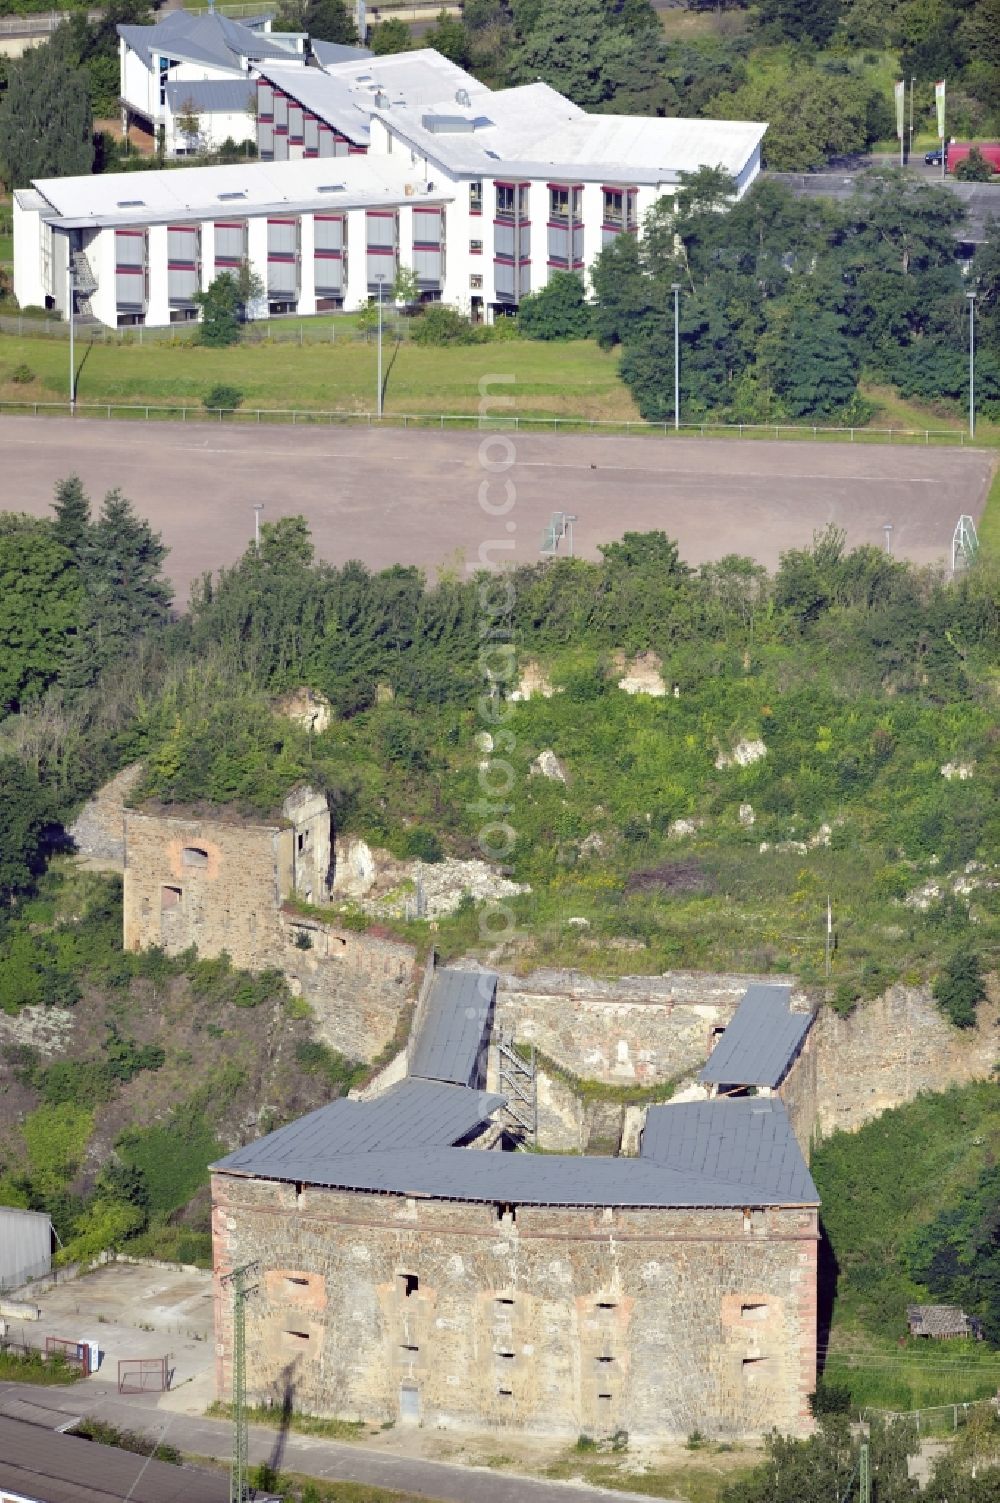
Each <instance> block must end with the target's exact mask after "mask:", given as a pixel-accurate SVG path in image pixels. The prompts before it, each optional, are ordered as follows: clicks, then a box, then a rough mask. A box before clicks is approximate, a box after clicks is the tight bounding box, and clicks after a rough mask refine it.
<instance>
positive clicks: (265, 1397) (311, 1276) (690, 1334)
mask: <svg viewBox="0 0 1000 1503" xmlns="http://www.w3.org/2000/svg"><path fill="white" fill-rule="evenodd" d="M469 1151H475V1150H469ZM212 1196H213V1238H214V1251H215V1272H216V1286H215V1287H216V1336H217V1341H218V1345H217V1349H216V1350H217V1385H218V1392H219V1395H220V1397H225V1396H226V1394H227V1393H228V1392H229V1385H230V1382H231V1376H232V1375H231V1357H232V1312H231V1306H230V1300H229V1298H228V1297H227V1295H226V1294H225V1292H224V1291H223V1289H222V1288H221V1286H220V1284H219V1279H220V1278H221V1276H222V1275H224V1274H225V1273H226V1272H227V1271H228V1270H230V1269H232V1268H234V1267H236V1266H238V1265H240V1264H242V1263H246V1262H248V1261H257V1262H258V1264H259V1274H258V1287H257V1292H256V1293H255V1294H254V1296H253V1298H252V1300H251V1301H250V1303H249V1305H248V1307H247V1371H248V1385H249V1387H248V1392H249V1395H250V1397H251V1399H252V1400H253V1401H256V1402H269V1401H270V1402H274V1403H276V1404H279V1405H280V1404H281V1403H283V1402H284V1401H285V1400H286V1398H288V1397H290V1398H291V1402H292V1403H293V1405H294V1407H295V1408H296V1409H300V1410H304V1411H307V1412H310V1413H316V1414H323V1415H334V1416H339V1417H342V1418H346V1419H363V1420H365V1421H368V1422H373V1423H390V1422H393V1423H406V1422H408V1421H410V1422H420V1423H423V1424H425V1425H431V1426H440V1427H455V1428H461V1427H469V1428H483V1427H484V1425H485V1426H489V1427H496V1428H498V1429H501V1430H503V1429H505V1428H510V1429H511V1430H520V1431H524V1432H527V1433H532V1432H533V1433H537V1434H546V1435H552V1436H558V1437H563V1438H566V1439H572V1438H574V1437H576V1436H577V1435H579V1434H581V1433H587V1434H592V1435H606V1434H613V1433H614V1432H615V1431H617V1430H627V1431H628V1432H629V1434H630V1435H631V1436H634V1437H636V1438H637V1439H641V1438H649V1439H653V1438H656V1439H665V1438H667V1437H678V1438H679V1437H683V1436H686V1435H688V1434H690V1432H691V1431H692V1430H694V1429H700V1430H701V1431H703V1432H704V1433H706V1434H708V1435H711V1436H714V1437H718V1438H720V1439H722V1438H727V1437H730V1438H737V1437H741V1436H752V1435H760V1434H762V1433H766V1432H767V1431H769V1430H770V1429H771V1428H772V1427H775V1426H776V1427H777V1428H778V1429H779V1430H781V1431H783V1432H785V1433H789V1434H804V1433H807V1432H808V1431H809V1429H810V1416H809V1405H808V1398H809V1394H810V1393H811V1392H812V1390H813V1388H814V1386H815V1376H816V1373H815V1364H816V1269H817V1247H818V1241H817V1238H818V1229H817V1213H816V1211H815V1210H814V1209H809V1208H794V1207H789V1208H782V1209H769V1210H746V1211H740V1210H720V1209H717V1210H669V1209H668V1210H662V1209H661V1210H641V1209H621V1208H604V1209H602V1208H588V1207H578V1208H573V1207H570V1208H551V1207H550V1208H541V1207H538V1208H536V1207H523V1206H517V1207H513V1206H505V1205H491V1204H477V1203H459V1202H451V1201H442V1200H434V1199H424V1198H420V1199H410V1198H407V1197H404V1196H401V1195H392V1194H389V1195H373V1194H369V1193H361V1192H358V1193H354V1192H343V1191H333V1190H328V1189H323V1188H319V1187H313V1186H308V1185H305V1186H303V1185H295V1184H291V1183H287V1184H286V1183H279V1182H276V1181H272V1180H266V1179H258V1178H248V1177H241V1176H239V1175H236V1174H227V1173H216V1174H215V1175H213V1183H212Z"/></svg>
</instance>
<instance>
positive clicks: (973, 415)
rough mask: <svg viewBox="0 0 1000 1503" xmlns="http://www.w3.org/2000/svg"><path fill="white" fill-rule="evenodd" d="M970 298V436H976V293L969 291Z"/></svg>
mask: <svg viewBox="0 0 1000 1503" xmlns="http://www.w3.org/2000/svg"><path fill="white" fill-rule="evenodd" d="M965 295H966V297H967V298H968V299H969V437H970V438H975V436H976V294H975V293H974V292H967V293H966V294H965Z"/></svg>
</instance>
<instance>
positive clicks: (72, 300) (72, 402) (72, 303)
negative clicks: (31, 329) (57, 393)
mask: <svg viewBox="0 0 1000 1503" xmlns="http://www.w3.org/2000/svg"><path fill="white" fill-rule="evenodd" d="M67 253H68V255H69V276H68V278H67V281H68V285H69V415H70V417H74V416H75V415H76V343H75V339H74V334H75V324H76V320H75V318H74V314H75V312H76V289H75V286H74V283H75V281H76V277H75V268H74V266H73V247H72V245H70V246H69V247H68V252H67Z"/></svg>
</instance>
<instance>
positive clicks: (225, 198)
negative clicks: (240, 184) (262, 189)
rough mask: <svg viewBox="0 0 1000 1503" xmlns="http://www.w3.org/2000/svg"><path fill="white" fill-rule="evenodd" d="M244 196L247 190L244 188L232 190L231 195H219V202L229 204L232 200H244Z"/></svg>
mask: <svg viewBox="0 0 1000 1503" xmlns="http://www.w3.org/2000/svg"><path fill="white" fill-rule="evenodd" d="M246 196H247V190H246V189H245V188H239V189H234V190H233V192H231V193H220V194H219V202H220V203H229V202H230V201H231V200H232V199H234V198H246Z"/></svg>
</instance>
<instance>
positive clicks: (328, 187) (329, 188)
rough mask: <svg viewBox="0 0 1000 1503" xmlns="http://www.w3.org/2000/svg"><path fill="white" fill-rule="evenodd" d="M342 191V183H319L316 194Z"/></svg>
mask: <svg viewBox="0 0 1000 1503" xmlns="http://www.w3.org/2000/svg"><path fill="white" fill-rule="evenodd" d="M343 191H344V185H343V183H320V185H319V187H318V188H317V189H316V192H317V193H343Z"/></svg>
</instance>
